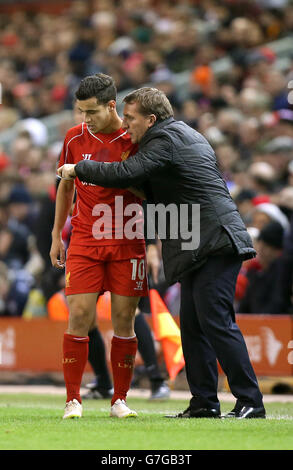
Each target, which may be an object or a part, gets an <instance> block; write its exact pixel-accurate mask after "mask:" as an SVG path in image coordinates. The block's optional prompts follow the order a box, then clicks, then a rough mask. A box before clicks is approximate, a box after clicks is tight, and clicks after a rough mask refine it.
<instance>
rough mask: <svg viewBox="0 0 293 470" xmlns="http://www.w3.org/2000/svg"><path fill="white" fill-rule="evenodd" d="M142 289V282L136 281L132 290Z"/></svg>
mask: <svg viewBox="0 0 293 470" xmlns="http://www.w3.org/2000/svg"><path fill="white" fill-rule="evenodd" d="M142 289H143V281H136V287H135V288H134V290H142Z"/></svg>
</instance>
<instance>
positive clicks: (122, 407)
mask: <svg viewBox="0 0 293 470" xmlns="http://www.w3.org/2000/svg"><path fill="white" fill-rule="evenodd" d="M110 416H114V417H115V418H136V416H137V413H136V411H133V410H131V409H130V408H128V406H127V405H126V403H125V401H124V400H120V398H118V400H116V401H115V403H114V405H112V406H111V412H110Z"/></svg>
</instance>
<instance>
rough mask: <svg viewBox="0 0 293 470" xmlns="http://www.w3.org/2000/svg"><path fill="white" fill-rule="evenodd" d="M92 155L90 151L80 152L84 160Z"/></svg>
mask: <svg viewBox="0 0 293 470" xmlns="http://www.w3.org/2000/svg"><path fill="white" fill-rule="evenodd" d="M91 156H92V153H82V158H83V159H84V160H90V159H91Z"/></svg>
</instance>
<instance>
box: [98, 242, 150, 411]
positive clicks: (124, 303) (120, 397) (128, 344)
mask: <svg viewBox="0 0 293 470" xmlns="http://www.w3.org/2000/svg"><path fill="white" fill-rule="evenodd" d="M134 254H135V256H136V257H135V258H134V257H133V255H134ZM113 260H115V261H113ZM145 273H146V269H145V249H144V246H143V245H142V246H137V247H128V246H125V247H123V246H121V247H117V248H115V250H112V258H111V262H109V263H108V265H107V275H106V277H105V283H104V289H105V290H108V291H110V292H111V310H112V324H113V329H114V335H113V339H112V347H111V364H112V373H113V382H114V395H113V398H112V408H111V415H112V416H118V417H126V416H136V413H135V412H131V410H129V408H128V407H127V406H126V403H125V400H126V395H127V392H128V390H129V388H130V384H131V380H132V376H133V369H134V361H135V356H136V352H137V338H136V335H135V331H134V319H135V312H136V309H137V305H138V301H139V299H140V297H141V296H145V295H147V294H148V291H147V279H146V275H145ZM117 402H118V406H116V405H117ZM121 403H122V404H123V405H121ZM120 405H121V408H122V412H121V415H120V413H119V410H118V408H119V407H120ZM125 407H126V408H127V409H126V408H125ZM116 408H117V410H118V411H117V410H116ZM127 410H128V411H127ZM116 411H117V412H116ZM124 412H125V415H124Z"/></svg>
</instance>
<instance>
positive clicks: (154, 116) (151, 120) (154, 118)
mask: <svg viewBox="0 0 293 470" xmlns="http://www.w3.org/2000/svg"><path fill="white" fill-rule="evenodd" d="M156 120H157V116H156V115H155V114H150V116H149V127H152V126H153V125H154V124H155V122H156Z"/></svg>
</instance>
